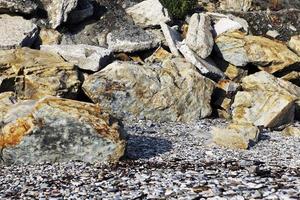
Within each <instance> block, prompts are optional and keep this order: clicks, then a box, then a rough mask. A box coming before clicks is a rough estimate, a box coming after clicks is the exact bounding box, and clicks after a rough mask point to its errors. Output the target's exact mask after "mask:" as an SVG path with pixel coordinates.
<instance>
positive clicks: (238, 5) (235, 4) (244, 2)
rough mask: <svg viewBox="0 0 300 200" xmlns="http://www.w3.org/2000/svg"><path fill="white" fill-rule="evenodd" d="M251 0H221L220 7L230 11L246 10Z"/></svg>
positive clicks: (249, 6)
mask: <svg viewBox="0 0 300 200" xmlns="http://www.w3.org/2000/svg"><path fill="white" fill-rule="evenodd" d="M252 1H253V0H221V5H220V8H221V9H223V10H231V11H248V10H249V9H250V8H251V4H252Z"/></svg>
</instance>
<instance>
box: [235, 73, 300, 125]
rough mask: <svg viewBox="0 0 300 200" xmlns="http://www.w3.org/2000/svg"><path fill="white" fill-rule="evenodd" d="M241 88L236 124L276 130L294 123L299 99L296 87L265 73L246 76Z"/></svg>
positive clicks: (236, 102)
mask: <svg viewBox="0 0 300 200" xmlns="http://www.w3.org/2000/svg"><path fill="white" fill-rule="evenodd" d="M242 88H243V89H244V90H245V91H243V92H238V93H237V95H236V96H235V101H234V103H233V105H232V108H233V111H232V115H233V120H234V121H236V122H239V123H241V122H243V123H253V124H255V125H256V126H264V127H270V128H273V127H277V126H280V125H282V124H286V123H290V122H292V121H293V120H294V114H295V105H296V108H297V107H299V98H300V88H299V87H297V86H296V85H293V84H292V83H290V82H287V81H284V80H282V79H279V78H276V77H274V76H272V75H271V74H268V73H267V72H263V71H262V72H258V73H255V74H253V75H250V76H247V77H245V78H244V79H243V80H242ZM295 103H296V104H295Z"/></svg>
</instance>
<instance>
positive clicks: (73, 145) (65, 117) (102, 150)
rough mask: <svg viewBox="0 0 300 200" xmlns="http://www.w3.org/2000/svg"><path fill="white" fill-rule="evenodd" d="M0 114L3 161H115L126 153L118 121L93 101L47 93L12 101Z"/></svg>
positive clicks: (0, 146) (15, 162)
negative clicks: (47, 94) (37, 96)
mask: <svg viewBox="0 0 300 200" xmlns="http://www.w3.org/2000/svg"><path fill="white" fill-rule="evenodd" d="M0 98H1V97H0ZM0 101H1V99H0ZM25 103H27V109H25V110H23V109H22V107H24V104H25ZM1 106H2V105H1ZM0 117H1V120H0V121H2V124H1V137H0V148H1V149H2V153H1V155H0V156H1V159H2V160H3V161H4V163H14V164H24V163H25V164H27V163H30V164H36V163H40V162H63V161H70V160H81V161H85V162H95V161H97V162H99V161H100V162H116V161H118V160H119V158H120V157H121V156H122V155H123V153H124V149H125V142H124V140H123V139H122V138H121V135H120V132H119V126H118V124H117V122H116V121H114V120H113V119H112V118H111V117H110V115H109V114H108V113H106V112H104V111H103V110H102V109H101V108H100V107H99V106H97V105H94V104H89V103H83V102H78V101H73V100H67V99H60V98H57V97H47V98H44V99H42V100H39V101H24V102H19V103H12V104H11V105H10V107H9V109H8V111H7V112H6V114H5V115H4V117H3V116H0Z"/></svg>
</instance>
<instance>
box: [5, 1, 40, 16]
mask: <svg viewBox="0 0 300 200" xmlns="http://www.w3.org/2000/svg"><path fill="white" fill-rule="evenodd" d="M36 9H37V4H36V3H35V2H34V1H32V0H26V1H20V0H1V1H0V13H22V14H31V13H33V12H34V11H36Z"/></svg>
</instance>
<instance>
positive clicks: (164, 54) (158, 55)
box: [145, 47, 173, 63]
mask: <svg viewBox="0 0 300 200" xmlns="http://www.w3.org/2000/svg"><path fill="white" fill-rule="evenodd" d="M172 57H173V54H171V53H170V52H168V51H167V50H165V49H164V48H162V47H159V48H158V49H156V50H155V52H154V53H153V54H152V55H151V56H150V57H148V58H146V59H145V61H146V62H148V63H162V62H164V61H165V60H167V59H171V58H172Z"/></svg>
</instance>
